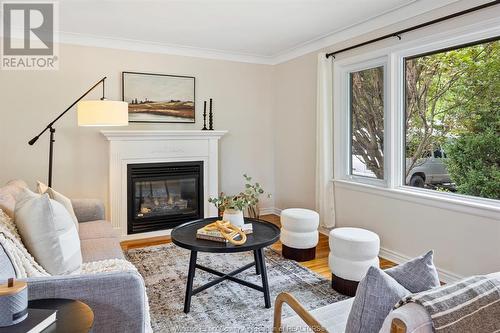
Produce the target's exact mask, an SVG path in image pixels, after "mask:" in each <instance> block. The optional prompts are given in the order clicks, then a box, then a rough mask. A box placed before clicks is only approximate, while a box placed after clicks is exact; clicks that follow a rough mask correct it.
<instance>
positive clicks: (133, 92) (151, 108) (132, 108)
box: [122, 72, 196, 124]
mask: <svg viewBox="0 0 500 333" xmlns="http://www.w3.org/2000/svg"><path fill="white" fill-rule="evenodd" d="M195 87H196V78H195V77H194V76H182V75H170V74H156V73H141V72H122V100H123V101H124V102H127V103H129V105H128V112H129V122H132V123H191V124H192V123H195V121H196V112H195V110H196V102H195V101H196V89H195Z"/></svg>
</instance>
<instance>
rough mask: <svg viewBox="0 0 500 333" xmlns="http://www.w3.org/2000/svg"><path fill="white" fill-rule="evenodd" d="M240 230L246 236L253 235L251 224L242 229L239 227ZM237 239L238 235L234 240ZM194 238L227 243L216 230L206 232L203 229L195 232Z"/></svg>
mask: <svg viewBox="0 0 500 333" xmlns="http://www.w3.org/2000/svg"><path fill="white" fill-rule="evenodd" d="M241 230H242V231H243V232H244V233H245V234H247V235H249V234H251V233H253V229H252V224H251V223H247V224H244V225H243V227H241ZM239 237H240V235H238V234H237V235H236V236H235V238H236V239H238V238H239ZM196 238H199V239H205V240H211V241H214V242H220V243H227V242H228V240H227V239H225V238H224V237H223V236H222V234H221V233H220V231H218V230H210V231H207V230H205V229H203V228H201V229H198V230H197V231H196Z"/></svg>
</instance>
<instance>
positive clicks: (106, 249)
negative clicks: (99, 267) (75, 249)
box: [81, 237, 125, 262]
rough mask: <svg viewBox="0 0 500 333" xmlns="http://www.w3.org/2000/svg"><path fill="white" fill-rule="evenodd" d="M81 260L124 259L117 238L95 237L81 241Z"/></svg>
mask: <svg viewBox="0 0 500 333" xmlns="http://www.w3.org/2000/svg"><path fill="white" fill-rule="evenodd" d="M81 247H82V258H83V262H91V261H98V260H106V259H125V256H124V255H123V252H122V249H121V247H120V243H119V242H118V238H116V237H110V238H95V239H83V240H82V241H81Z"/></svg>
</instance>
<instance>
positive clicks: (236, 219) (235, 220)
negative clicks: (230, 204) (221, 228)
mask: <svg viewBox="0 0 500 333" xmlns="http://www.w3.org/2000/svg"><path fill="white" fill-rule="evenodd" d="M222 220H223V221H229V222H231V224H232V225H235V226H237V227H240V228H241V227H243V224H245V220H244V219H243V212H242V211H241V210H237V209H226V210H224V214H223V215H222Z"/></svg>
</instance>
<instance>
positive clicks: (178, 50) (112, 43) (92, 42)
mask: <svg viewBox="0 0 500 333" xmlns="http://www.w3.org/2000/svg"><path fill="white" fill-rule="evenodd" d="M59 40H60V42H61V43H62V44H73V45H83V46H93V47H102V48H108V49H119V50H128V51H137V52H147V53H159V54H169V55H177V56H185V57H196V58H205V59H215V60H227V61H236V62H246V63H253V64H263V65H272V64H273V61H272V59H273V58H272V57H270V56H263V55H255V54H246V53H236V52H228V51H222V50H215V49H206V48H198V47H191V46H184V45H174V44H167V43H157V42H150V41H141V40H135V39H122V38H112V37H101V36H94V35H87V34H79V33H72V32H63V31H61V32H59Z"/></svg>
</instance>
